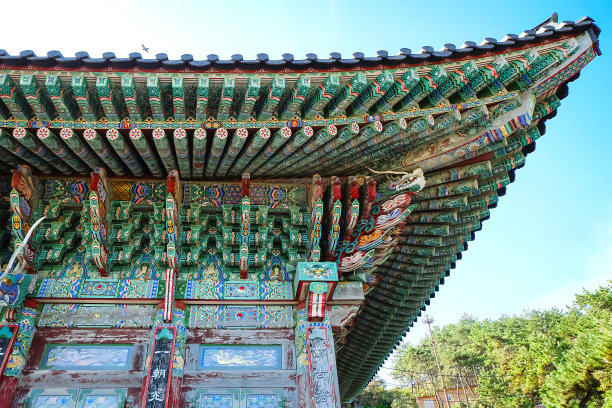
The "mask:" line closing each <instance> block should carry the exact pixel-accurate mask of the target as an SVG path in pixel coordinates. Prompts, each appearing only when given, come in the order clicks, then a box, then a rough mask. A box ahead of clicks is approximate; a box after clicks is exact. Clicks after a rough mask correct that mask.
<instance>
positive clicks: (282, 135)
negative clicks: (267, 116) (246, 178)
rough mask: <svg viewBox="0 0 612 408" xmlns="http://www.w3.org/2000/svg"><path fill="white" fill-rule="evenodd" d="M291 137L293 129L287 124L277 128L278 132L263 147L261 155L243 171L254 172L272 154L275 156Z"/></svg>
mask: <svg viewBox="0 0 612 408" xmlns="http://www.w3.org/2000/svg"><path fill="white" fill-rule="evenodd" d="M290 137H291V129H289V128H288V127H286V126H285V127H282V128H280V129H279V130H277V131H276V133H274V136H272V139H271V140H270V142H268V144H267V146H266V148H265V149H262V150H261V151H260V153H259V155H257V157H255V158H254V159H253V160H251V162H250V163H249V165H248V166H247V167H246V169H244V170H243V171H242V172H243V173H249V174H252V173H253V170H256V169H257V168H259V167H260V166H261V165H262V164H264V163H265V162H267V161H268V160H269V159H270V158H271V157H272V156H274V154H275V153H276V151H277V150H278V149H279V148H280V147H281V146H282V145H284V144H285V142H287V141H288V140H289V138H290Z"/></svg>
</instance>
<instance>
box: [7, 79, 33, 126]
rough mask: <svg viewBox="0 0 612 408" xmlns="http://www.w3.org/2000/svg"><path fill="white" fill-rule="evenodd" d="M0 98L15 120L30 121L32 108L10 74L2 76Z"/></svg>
mask: <svg viewBox="0 0 612 408" xmlns="http://www.w3.org/2000/svg"><path fill="white" fill-rule="evenodd" d="M0 98H1V99H2V102H4V104H5V105H6V107H7V108H8V110H9V111H10V113H11V115H12V116H13V117H15V119H17V120H28V119H29V118H30V116H32V108H30V105H28V102H27V100H26V98H25V96H24V95H23V92H22V90H21V88H19V87H17V85H15V82H13V80H12V79H11V77H9V76H8V74H2V75H0Z"/></svg>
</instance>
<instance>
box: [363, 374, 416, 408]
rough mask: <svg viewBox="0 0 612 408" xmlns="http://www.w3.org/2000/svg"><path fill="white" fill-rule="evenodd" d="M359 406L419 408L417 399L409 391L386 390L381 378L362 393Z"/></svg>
mask: <svg viewBox="0 0 612 408" xmlns="http://www.w3.org/2000/svg"><path fill="white" fill-rule="evenodd" d="M358 404H359V406H362V407H364V408H417V404H416V399H415V398H414V395H412V394H411V393H410V392H409V390H404V389H398V388H392V389H390V390H386V389H385V384H384V382H383V381H382V380H381V379H380V378H374V379H373V380H372V381H370V383H369V384H368V386H367V387H365V388H364V390H363V391H362V392H361V394H360V395H359V398H358Z"/></svg>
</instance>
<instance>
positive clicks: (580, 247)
mask: <svg viewBox="0 0 612 408" xmlns="http://www.w3.org/2000/svg"><path fill="white" fill-rule="evenodd" d="M2 8H3V15H4V16H6V18H5V19H3V23H2V24H3V32H4V33H5V35H3V37H2V44H0V47H1V48H5V49H6V50H7V51H9V52H10V53H17V52H19V51H20V50H24V49H33V50H34V51H35V52H36V53H38V54H44V53H46V52H47V51H49V50H56V49H57V50H60V51H62V52H63V53H64V55H73V54H74V52H76V51H81V50H84V51H88V52H89V53H90V55H92V56H99V55H101V54H102V52H105V51H113V52H115V53H116V54H117V55H118V56H126V55H127V54H128V53H129V52H132V51H140V44H141V43H144V44H145V45H147V46H148V47H150V48H151V53H152V54H155V53H158V52H165V53H167V54H168V55H169V56H170V58H178V57H179V56H180V55H181V54H185V53H189V54H193V55H194V57H195V58H196V59H203V58H205V56H206V55H208V54H211V53H215V54H218V55H220V56H221V57H222V58H228V57H229V56H230V55H232V54H236V53H240V54H243V55H244V57H245V58H249V59H253V58H255V55H256V54H257V53H259V52H265V53H268V54H269V55H270V57H271V58H280V56H281V54H283V53H285V52H289V53H292V54H294V55H295V56H296V58H301V57H303V56H304V55H305V54H306V53H308V52H314V53H316V54H318V55H319V56H320V57H325V56H327V55H328V54H329V52H332V51H337V52H340V53H342V54H343V55H345V56H349V55H350V54H352V53H353V52H355V51H362V52H364V53H365V54H366V55H373V54H374V53H375V52H376V51H377V50H380V49H384V50H387V51H389V53H395V52H396V51H397V50H398V49H399V48H401V47H408V48H411V49H412V50H413V51H415V52H416V51H418V50H419V49H420V48H421V46H423V45H431V46H433V47H434V48H436V49H438V48H440V47H441V46H442V45H443V44H445V43H449V42H450V43H454V44H456V45H460V44H462V43H463V42H464V41H467V40H472V41H476V42H480V41H481V40H482V39H483V38H484V37H494V38H497V39H501V38H502V37H503V36H504V35H505V34H506V33H516V34H519V33H520V32H521V31H523V30H524V29H529V28H531V27H533V26H535V25H537V24H538V23H540V22H542V21H543V20H545V19H546V18H548V17H549V16H550V14H551V13H552V12H553V11H556V12H558V13H559V19H560V20H577V19H579V18H580V17H582V16H584V15H588V16H590V17H592V18H594V19H595V20H596V22H597V24H598V25H599V26H600V27H601V28H602V30H603V31H602V34H601V36H600V41H601V49H602V51H603V54H604V55H603V56H601V57H598V58H596V59H595V61H593V62H592V63H591V64H590V65H588V66H587V67H586V68H585V69H584V70H583V72H582V75H581V77H580V78H579V80H578V81H576V82H574V83H571V84H570V94H569V97H568V98H567V99H565V100H563V101H562V105H561V107H560V108H559V114H558V116H557V117H556V118H554V119H553V120H551V121H549V122H548V123H547V132H546V135H545V136H544V137H543V138H541V139H540V140H538V141H537V149H536V151H535V153H533V154H531V155H529V157H528V158H527V164H526V166H525V167H524V168H523V169H520V170H519V171H517V174H516V181H515V183H513V184H512V185H510V186H509V187H508V193H507V194H506V196H504V197H502V199H501V200H500V203H499V205H498V207H497V208H496V209H493V210H492V211H491V219H490V220H489V221H486V222H485V223H484V227H483V230H482V231H480V232H478V233H477V234H476V241H475V242H472V243H470V245H469V250H468V251H467V252H466V253H464V258H463V260H461V261H459V262H458V264H457V268H456V269H455V270H453V271H452V272H451V276H450V277H449V278H447V279H446V284H445V285H443V286H442V287H441V289H440V292H438V294H437V296H436V298H435V299H433V300H432V302H431V306H430V307H429V308H428V313H430V314H431V315H433V316H434V317H435V319H436V323H437V324H446V323H451V322H454V321H456V320H457V319H458V318H459V317H460V316H461V315H462V314H464V313H467V314H471V315H474V316H476V317H479V318H487V317H489V318H495V317H498V316H500V315H501V314H514V313H520V312H521V311H522V310H524V309H528V308H531V309H543V308H549V307H552V306H558V307H562V306H564V305H567V304H570V303H571V302H572V300H573V294H574V293H575V292H577V291H580V290H581V288H583V287H586V288H589V289H593V288H595V287H597V286H599V285H603V284H605V282H606V280H608V279H611V278H612V191H611V190H612V183H611V182H610V179H611V178H612V164H611V163H612V154H611V150H612V141H611V140H612V139H611V138H612V135H611V131H610V125H609V124H608V123H607V121H608V119H609V118H610V112H611V111H612V108H611V107H610V106H611V104H610V102H609V100H608V98H609V97H610V96H611V95H612V81H610V79H609V76H610V72H612V64H611V63H610V61H611V60H610V55H611V54H612V52H611V51H610V50H612V40H610V33H611V32H612V24H611V23H612V1H610V0H607V1H606V0H604V1H575V0H574V1H534V0H530V1H511V2H502V3H499V2H497V3H492V2H490V1H468V2H456V1H436V2H412V1H389V2H384V1H356V0H352V1H327V2H324V1H308V2H304V1H288V0H285V1H267V2H266V1H262V2H255V1H225V2H219V1H214V2H203V1H191V2H189V1H173V2H169V1H142V2H131V1H98V2H88V1H83V0H81V1H72V2H48V1H44V2H40V3H36V2H29V1H20V2H16V1H15V2H8V3H7V4H3V6H2ZM423 334H424V327H423V325H422V324H420V323H419V324H417V325H415V329H414V330H413V331H412V332H411V334H410V335H409V340H410V341H413V342H414V341H417V340H418V339H420V338H421V337H422V336H423Z"/></svg>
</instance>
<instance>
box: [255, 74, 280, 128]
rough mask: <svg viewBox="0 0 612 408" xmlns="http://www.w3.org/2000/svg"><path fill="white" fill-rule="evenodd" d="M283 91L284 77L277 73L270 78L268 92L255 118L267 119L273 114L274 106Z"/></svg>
mask: <svg viewBox="0 0 612 408" xmlns="http://www.w3.org/2000/svg"><path fill="white" fill-rule="evenodd" d="M284 92H285V78H284V77H282V76H280V75H277V76H275V77H274V78H273V79H272V83H271V84H270V87H269V88H268V94H267V96H266V98H265V100H264V102H263V105H262V108H261V111H260V112H259V114H258V115H257V120H267V119H270V118H271V117H272V116H274V113H275V112H276V108H277V106H278V104H279V102H280V100H281V97H282V96H283V93H284Z"/></svg>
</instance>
